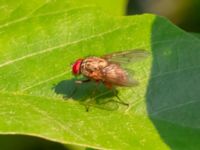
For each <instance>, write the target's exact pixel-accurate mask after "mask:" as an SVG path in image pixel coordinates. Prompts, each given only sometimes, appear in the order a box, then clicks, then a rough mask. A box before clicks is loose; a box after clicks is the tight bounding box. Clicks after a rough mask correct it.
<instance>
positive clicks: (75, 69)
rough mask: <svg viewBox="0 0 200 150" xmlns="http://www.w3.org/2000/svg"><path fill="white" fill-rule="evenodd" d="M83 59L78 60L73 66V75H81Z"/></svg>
mask: <svg viewBox="0 0 200 150" xmlns="http://www.w3.org/2000/svg"><path fill="white" fill-rule="evenodd" d="M82 61H83V59H78V60H77V61H76V62H75V63H74V64H73V66H72V73H73V74H74V75H78V74H80V67H81V63H82Z"/></svg>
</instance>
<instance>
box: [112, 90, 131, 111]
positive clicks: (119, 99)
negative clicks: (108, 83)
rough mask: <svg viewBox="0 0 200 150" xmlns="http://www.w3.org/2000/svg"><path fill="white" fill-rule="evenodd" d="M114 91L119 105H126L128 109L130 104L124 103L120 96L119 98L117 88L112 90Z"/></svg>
mask: <svg viewBox="0 0 200 150" xmlns="http://www.w3.org/2000/svg"><path fill="white" fill-rule="evenodd" d="M112 91H113V94H114V95H115V96H116V97H117V99H118V101H116V102H117V103H119V104H122V105H125V106H127V107H129V105H130V104H129V103H126V102H124V101H123V100H122V99H121V98H120V97H119V96H118V93H117V90H116V89H115V88H112Z"/></svg>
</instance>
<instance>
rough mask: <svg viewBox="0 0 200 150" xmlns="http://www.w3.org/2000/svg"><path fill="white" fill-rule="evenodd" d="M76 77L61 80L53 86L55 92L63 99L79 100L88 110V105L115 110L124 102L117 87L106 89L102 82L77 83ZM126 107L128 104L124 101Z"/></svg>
mask: <svg viewBox="0 0 200 150" xmlns="http://www.w3.org/2000/svg"><path fill="white" fill-rule="evenodd" d="M76 81H77V80H76V79H71V80H62V81H60V82H59V83H58V84H57V85H55V86H54V87H53V89H54V91H55V93H57V94H61V95H63V98H64V99H66V100H67V99H73V100H75V101H78V102H80V103H81V104H83V105H84V106H85V107H86V111H89V108H90V107H97V108H100V109H105V110H111V111H114V110H117V109H118V107H119V104H123V103H124V102H123V101H121V100H120V99H119V98H118V96H117V95H118V91H117V89H114V88H113V89H112V90H110V89H108V88H107V87H106V86H105V85H104V84H103V83H96V82H86V83H84V84H79V83H77V82H76ZM124 105H125V106H126V107H127V105H128V104H126V103H124Z"/></svg>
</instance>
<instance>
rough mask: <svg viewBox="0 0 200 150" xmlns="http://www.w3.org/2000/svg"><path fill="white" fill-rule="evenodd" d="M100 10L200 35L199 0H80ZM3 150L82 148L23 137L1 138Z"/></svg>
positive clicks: (5, 136)
mask: <svg viewBox="0 0 200 150" xmlns="http://www.w3.org/2000/svg"><path fill="white" fill-rule="evenodd" d="M77 1H78V4H79V5H81V3H84V4H85V3H88V4H89V5H90V4H91V5H96V6H98V7H101V8H102V9H103V10H104V11H106V12H107V13H109V14H111V15H114V16H125V15H135V14H143V13H154V14H158V15H161V16H164V17H167V18H168V19H169V20H171V21H172V22H173V23H174V24H176V25H177V26H179V27H180V28H182V29H184V30H186V31H188V32H200V13H199V12H200V9H199V8H200V7H199V6H200V0H82V1H81V2H80V1H79V0H77ZM0 145H1V149H2V150H13V149H15V150H40V149H41V150H47V149H48V150H50V149H54V150H55V149H56V150H64V149H65V150H66V149H70V150H73V149H76V150H79V149H80V150H81V149H85V148H81V147H77V146H69V145H67V146H66V145H62V144H59V143H56V142H50V141H48V140H45V139H42V138H36V137H30V136H23V135H1V136H0Z"/></svg>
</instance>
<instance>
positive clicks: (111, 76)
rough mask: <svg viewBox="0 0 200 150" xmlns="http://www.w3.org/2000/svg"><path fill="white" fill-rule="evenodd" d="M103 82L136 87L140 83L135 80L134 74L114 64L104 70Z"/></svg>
mask: <svg viewBox="0 0 200 150" xmlns="http://www.w3.org/2000/svg"><path fill="white" fill-rule="evenodd" d="M102 72H103V80H104V82H105V83H109V84H112V85H117V86H136V85H138V81H136V80H135V79H134V78H133V74H132V73H129V72H128V70H126V69H123V68H121V66H120V65H118V64H115V63H112V64H109V65H108V66H107V67H105V68H103V69H102Z"/></svg>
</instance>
